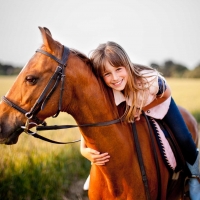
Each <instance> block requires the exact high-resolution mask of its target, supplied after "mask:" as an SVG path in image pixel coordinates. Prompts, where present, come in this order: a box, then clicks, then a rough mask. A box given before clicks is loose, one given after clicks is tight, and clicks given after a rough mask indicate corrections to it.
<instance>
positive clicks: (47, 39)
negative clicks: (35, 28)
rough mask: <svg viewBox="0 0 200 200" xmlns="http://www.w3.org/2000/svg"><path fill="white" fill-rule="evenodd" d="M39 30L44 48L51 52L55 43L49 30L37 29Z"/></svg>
mask: <svg viewBox="0 0 200 200" xmlns="http://www.w3.org/2000/svg"><path fill="white" fill-rule="evenodd" d="M39 29H40V32H41V34H42V39H43V44H44V46H45V47H47V48H48V50H49V51H53V50H54V49H55V48H56V42H55V40H54V39H53V38H52V35H51V32H50V30H49V29H48V28H46V27H43V28H42V27H39Z"/></svg>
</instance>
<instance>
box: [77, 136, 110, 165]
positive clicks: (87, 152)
mask: <svg viewBox="0 0 200 200" xmlns="http://www.w3.org/2000/svg"><path fill="white" fill-rule="evenodd" d="M80 151H81V154H82V156H84V157H85V158H87V159H88V160H90V161H91V162H92V163H93V164H96V165H105V164H106V162H108V161H109V158H110V156H109V155H108V153H100V152H98V151H96V150H94V149H91V148H89V147H87V146H86V144H85V140H84V138H83V136H82V135H81V144H80Z"/></svg>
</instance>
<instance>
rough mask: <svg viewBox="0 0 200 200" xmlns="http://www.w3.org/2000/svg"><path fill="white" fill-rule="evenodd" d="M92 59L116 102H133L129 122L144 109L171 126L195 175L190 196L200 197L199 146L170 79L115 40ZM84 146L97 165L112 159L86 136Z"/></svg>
mask: <svg viewBox="0 0 200 200" xmlns="http://www.w3.org/2000/svg"><path fill="white" fill-rule="evenodd" d="M90 59H91V61H92V62H93V66H94V70H95V72H96V75H97V76H100V77H102V78H103V80H104V82H105V84H106V85H107V86H108V87H111V88H112V90H113V95H114V99H115V103H116V105H117V106H118V105H119V104H120V103H122V102H124V101H126V103H127V105H129V111H128V113H127V115H126V120H127V121H128V122H134V120H140V114H141V111H142V110H143V111H144V112H145V113H146V114H147V115H149V116H151V117H153V118H157V119H162V120H163V121H164V122H165V123H166V124H167V125H168V126H169V127H170V129H171V130H172V132H173V133H174V135H175V137H176V139H177V142H178V143H179V145H180V148H181V150H182V153H183V156H184V158H185V160H186V162H187V165H188V168H189V170H190V172H191V174H192V177H193V178H191V179H190V181H189V185H190V197H191V199H200V184H199V182H198V180H197V179H199V175H200V173H199V154H198V150H197V149H196V145H195V143H194V142H193V140H192V137H191V134H190V133H189V131H188V129H187V127H186V125H185V123H184V121H183V118H182V116H181V114H180V112H179V110H178V108H177V106H176V104H175V102H174V100H173V99H172V98H171V91H170V88H169V86H168V85H167V82H166V80H165V79H164V78H163V77H162V76H161V75H160V74H159V73H158V72H157V71H156V70H155V69H153V68H151V67H146V66H140V65H135V64H132V62H131V61H130V58H129V57H128V55H127V53H126V52H125V51H124V49H123V48H122V47H121V46H120V45H118V44H116V43H114V42H107V43H105V44H101V45H99V46H98V47H97V49H95V50H94V51H93V52H92V54H91V58H90ZM172 119H173V120H172ZM80 149H81V154H82V155H83V156H84V157H86V158H87V159H89V160H90V161H91V162H92V163H94V164H96V165H105V163H106V162H108V161H109V158H110V156H109V154H108V153H101V154H100V152H98V151H96V150H94V149H90V148H87V146H86V144H85V141H84V139H83V138H81V147H80Z"/></svg>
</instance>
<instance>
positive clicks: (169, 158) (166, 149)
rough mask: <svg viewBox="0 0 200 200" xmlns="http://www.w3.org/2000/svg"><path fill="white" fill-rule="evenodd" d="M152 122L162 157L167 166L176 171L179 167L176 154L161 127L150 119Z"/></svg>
mask: <svg viewBox="0 0 200 200" xmlns="http://www.w3.org/2000/svg"><path fill="white" fill-rule="evenodd" d="M150 122H151V124H152V126H153V127H152V128H153V129H154V133H155V134H156V138H157V141H158V145H159V147H160V150H161V154H162V157H163V159H164V161H165V163H166V164H167V166H169V167H170V168H171V169H172V170H175V168H176V166H177V162H176V159H175V156H174V153H173V151H172V149H171V146H170V145H169V142H168V141H167V139H166V137H165V135H164V133H163V131H162V130H161V128H160V126H159V125H158V123H157V122H156V121H155V120H154V119H153V118H150Z"/></svg>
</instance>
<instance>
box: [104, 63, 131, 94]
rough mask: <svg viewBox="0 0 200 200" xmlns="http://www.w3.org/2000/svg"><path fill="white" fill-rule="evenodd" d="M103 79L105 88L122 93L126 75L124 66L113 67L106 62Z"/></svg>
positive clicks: (126, 78)
mask: <svg viewBox="0 0 200 200" xmlns="http://www.w3.org/2000/svg"><path fill="white" fill-rule="evenodd" d="M103 79H104V81H105V83H106V85H107V86H109V87H111V88H112V89H115V90H118V91H122V90H124V88H125V86H126V83H127V80H128V73H127V71H126V68H125V67H124V66H119V67H113V66H112V65H111V64H110V63H109V62H108V61H106V66H105V71H104V73H103Z"/></svg>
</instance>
